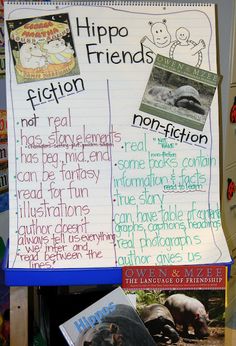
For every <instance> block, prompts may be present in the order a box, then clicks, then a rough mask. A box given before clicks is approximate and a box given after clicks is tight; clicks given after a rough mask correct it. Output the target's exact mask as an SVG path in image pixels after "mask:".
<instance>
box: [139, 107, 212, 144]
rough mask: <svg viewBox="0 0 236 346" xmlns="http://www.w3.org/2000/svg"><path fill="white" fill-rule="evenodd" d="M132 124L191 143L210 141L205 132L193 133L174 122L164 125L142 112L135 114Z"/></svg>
mask: <svg viewBox="0 0 236 346" xmlns="http://www.w3.org/2000/svg"><path fill="white" fill-rule="evenodd" d="M132 126H135V127H140V128H143V129H146V130H151V131H154V132H159V133H161V134H164V136H165V137H169V138H173V139H176V140H178V141H179V142H181V143H182V142H185V143H186V142H187V143H190V144H197V145H206V144H207V142H208V137H207V136H206V135H204V134H201V133H200V134H197V133H192V132H191V131H188V130H186V129H185V128H183V129H180V128H178V127H176V126H175V125H174V124H172V123H167V124H166V125H163V124H161V122H160V120H158V119H156V118H152V117H149V116H143V115H141V114H134V116H133V123H132Z"/></svg>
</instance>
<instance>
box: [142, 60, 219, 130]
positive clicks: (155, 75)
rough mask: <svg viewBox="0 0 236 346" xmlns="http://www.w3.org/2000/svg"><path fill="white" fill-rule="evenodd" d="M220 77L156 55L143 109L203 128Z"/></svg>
mask: <svg viewBox="0 0 236 346" xmlns="http://www.w3.org/2000/svg"><path fill="white" fill-rule="evenodd" d="M219 80H220V77H219V76H218V75H217V74H215V73H212V72H209V71H205V70H202V69H200V68H197V67H194V66H191V65H188V64H185V63H182V62H180V61H177V60H174V59H171V58H167V57H164V56H162V55H157V57H156V60H155V62H154V65H153V68H152V71H151V74H150V77H149V80H148V82H147V85H146V89H145V91H144V95H143V98H142V101H141V105H140V110H141V111H143V112H145V113H149V114H152V115H155V116H157V117H160V118H164V119H166V120H169V121H172V122H175V123H178V124H181V125H184V126H187V127H190V128H193V129H195V130H199V131H202V130H203V129H204V125H205V123H206V120H207V116H208V114H209V110H210V107H211V104H212V100H213V97H214V94H215V91H216V87H217V85H218V83H219Z"/></svg>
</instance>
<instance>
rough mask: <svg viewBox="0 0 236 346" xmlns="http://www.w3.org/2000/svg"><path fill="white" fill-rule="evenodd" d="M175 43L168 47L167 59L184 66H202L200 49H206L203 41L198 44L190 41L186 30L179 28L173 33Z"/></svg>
mask: <svg viewBox="0 0 236 346" xmlns="http://www.w3.org/2000/svg"><path fill="white" fill-rule="evenodd" d="M175 37H176V41H174V42H173V43H172V45H171V47H170V53H169V57H170V58H173V59H175V60H179V61H182V62H184V63H186V64H190V65H194V66H196V67H200V66H201V64H202V52H201V51H202V49H204V48H205V47H206V45H205V42H204V40H199V42H198V43H196V42H194V41H192V40H190V32H189V30H188V29H186V28H183V27H181V28H179V29H177V30H176V33H175Z"/></svg>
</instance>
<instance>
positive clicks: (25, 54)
mask: <svg viewBox="0 0 236 346" xmlns="http://www.w3.org/2000/svg"><path fill="white" fill-rule="evenodd" d="M20 63H21V65H22V67H24V68H33V69H35V68H41V67H45V66H46V58H45V56H44V54H43V52H42V51H41V50H40V48H39V46H38V45H37V44H33V43H24V44H23V45H22V46H21V48H20Z"/></svg>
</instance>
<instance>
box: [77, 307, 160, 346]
mask: <svg viewBox="0 0 236 346" xmlns="http://www.w3.org/2000/svg"><path fill="white" fill-rule="evenodd" d="M75 345H76V346H155V345H156V343H155V341H154V340H153V339H152V338H151V337H150V335H149V333H148V331H147V329H146V328H145V327H144V325H143V322H142V320H141V319H140V317H139V316H138V314H137V313H136V312H135V310H134V308H133V307H131V306H129V305H124V304H117V305H116V309H115V310H114V311H112V312H110V313H109V314H108V315H106V316H104V317H103V318H102V319H101V322H100V323H98V324H96V325H95V326H94V328H89V329H88V330H85V332H84V334H83V335H79V336H78V340H77V342H76V343H75Z"/></svg>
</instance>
